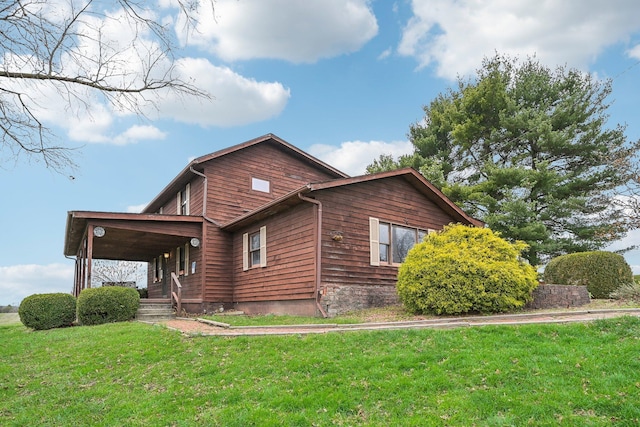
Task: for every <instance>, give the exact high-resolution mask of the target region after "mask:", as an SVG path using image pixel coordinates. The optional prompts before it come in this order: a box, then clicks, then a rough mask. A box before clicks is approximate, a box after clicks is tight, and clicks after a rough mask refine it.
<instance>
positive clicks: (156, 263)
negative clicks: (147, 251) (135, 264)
mask: <svg viewBox="0 0 640 427" xmlns="http://www.w3.org/2000/svg"><path fill="white" fill-rule="evenodd" d="M153 271H154V273H153V281H154V282H159V281H160V280H162V274H163V273H162V256H159V257H158V258H154V259H153Z"/></svg>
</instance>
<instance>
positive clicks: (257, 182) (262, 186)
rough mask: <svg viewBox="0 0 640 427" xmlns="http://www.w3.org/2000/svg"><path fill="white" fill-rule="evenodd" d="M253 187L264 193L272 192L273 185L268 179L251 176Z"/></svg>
mask: <svg viewBox="0 0 640 427" xmlns="http://www.w3.org/2000/svg"><path fill="white" fill-rule="evenodd" d="M251 189H252V190H255V191H260V192H263V193H270V192H271V185H270V183H269V181H267V180H264V179H260V178H251Z"/></svg>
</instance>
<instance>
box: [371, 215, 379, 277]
mask: <svg viewBox="0 0 640 427" xmlns="http://www.w3.org/2000/svg"><path fill="white" fill-rule="evenodd" d="M369 263H370V264H371V265H374V266H376V267H378V266H380V220H379V219H378V218H372V217H369Z"/></svg>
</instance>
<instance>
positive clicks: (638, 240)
mask: <svg viewBox="0 0 640 427" xmlns="http://www.w3.org/2000/svg"><path fill="white" fill-rule="evenodd" d="M633 246H640V230H632V231H629V232H628V233H627V235H626V236H625V237H624V238H622V239H620V240H616V241H615V242H614V243H612V244H611V245H609V246H607V247H606V248H604V250H605V251H612V252H615V251H619V250H624V249H627V248H630V247H633ZM622 255H623V256H624V259H625V260H626V261H627V263H628V264H629V265H630V266H631V269H632V270H633V274H640V248H639V249H634V250H631V251H627V252H625V253H623V254H622Z"/></svg>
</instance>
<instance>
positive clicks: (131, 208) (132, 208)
mask: <svg viewBox="0 0 640 427" xmlns="http://www.w3.org/2000/svg"><path fill="white" fill-rule="evenodd" d="M146 207H147V203H144V204H141V205H132V206H127V212H128V213H140V212H142V210H143V209H144V208H146Z"/></svg>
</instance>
